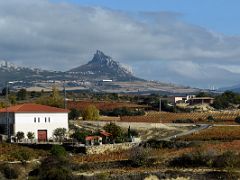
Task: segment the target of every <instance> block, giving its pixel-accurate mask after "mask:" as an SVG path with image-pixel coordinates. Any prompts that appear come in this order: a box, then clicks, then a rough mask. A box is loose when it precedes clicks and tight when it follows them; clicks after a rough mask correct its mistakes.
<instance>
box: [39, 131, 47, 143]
mask: <svg viewBox="0 0 240 180" xmlns="http://www.w3.org/2000/svg"><path fill="white" fill-rule="evenodd" d="M45 141H47V130H38V142H45Z"/></svg>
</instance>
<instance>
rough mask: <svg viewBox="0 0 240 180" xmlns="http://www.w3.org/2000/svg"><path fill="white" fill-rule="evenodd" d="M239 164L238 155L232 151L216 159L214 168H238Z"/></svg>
mask: <svg viewBox="0 0 240 180" xmlns="http://www.w3.org/2000/svg"><path fill="white" fill-rule="evenodd" d="M239 163H240V160H239V155H238V154H236V153H234V152H232V151H226V152H224V153H223V154H222V155H220V156H217V157H216V158H215V160H214V162H213V166H214V167H218V168H234V167H237V166H238V164H239Z"/></svg>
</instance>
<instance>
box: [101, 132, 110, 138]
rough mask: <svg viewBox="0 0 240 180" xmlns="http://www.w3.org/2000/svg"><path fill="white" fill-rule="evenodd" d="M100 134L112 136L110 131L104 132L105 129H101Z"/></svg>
mask: <svg viewBox="0 0 240 180" xmlns="http://www.w3.org/2000/svg"><path fill="white" fill-rule="evenodd" d="M100 134H101V135H104V136H106V137H108V136H112V134H111V133H109V132H106V131H101V132H100Z"/></svg>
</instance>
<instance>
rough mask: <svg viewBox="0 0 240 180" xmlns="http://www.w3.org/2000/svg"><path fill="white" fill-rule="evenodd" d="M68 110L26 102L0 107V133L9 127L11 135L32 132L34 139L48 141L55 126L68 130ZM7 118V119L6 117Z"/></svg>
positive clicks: (3, 132)
mask: <svg viewBox="0 0 240 180" xmlns="http://www.w3.org/2000/svg"><path fill="white" fill-rule="evenodd" d="M68 112H69V111H68V110H67V109H62V108H56V107H51V106H45V105H40V104H33V103H26V104H20V105H16V106H11V107H8V108H3V109H0V134H7V133H8V132H9V131H8V130H9V128H10V134H11V136H15V135H16V133H17V132H18V131H22V132H23V133H24V135H25V138H27V133H28V132H32V133H34V136H35V139H36V140H37V141H38V142H39V141H48V140H49V139H53V138H54V137H53V132H54V130H55V129H57V128H65V129H66V130H68ZM7 118H8V119H7Z"/></svg>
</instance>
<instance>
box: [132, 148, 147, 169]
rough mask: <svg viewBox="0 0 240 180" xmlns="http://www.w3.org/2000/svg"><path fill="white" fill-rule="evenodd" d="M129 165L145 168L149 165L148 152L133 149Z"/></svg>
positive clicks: (141, 149)
mask: <svg viewBox="0 0 240 180" xmlns="http://www.w3.org/2000/svg"><path fill="white" fill-rule="evenodd" d="M129 160H130V161H131V164H132V166H133V167H139V166H145V165H148V164H149V162H150V161H149V150H148V149H145V148H143V147H136V148H133V149H132V150H131V152H130V158H129Z"/></svg>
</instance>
